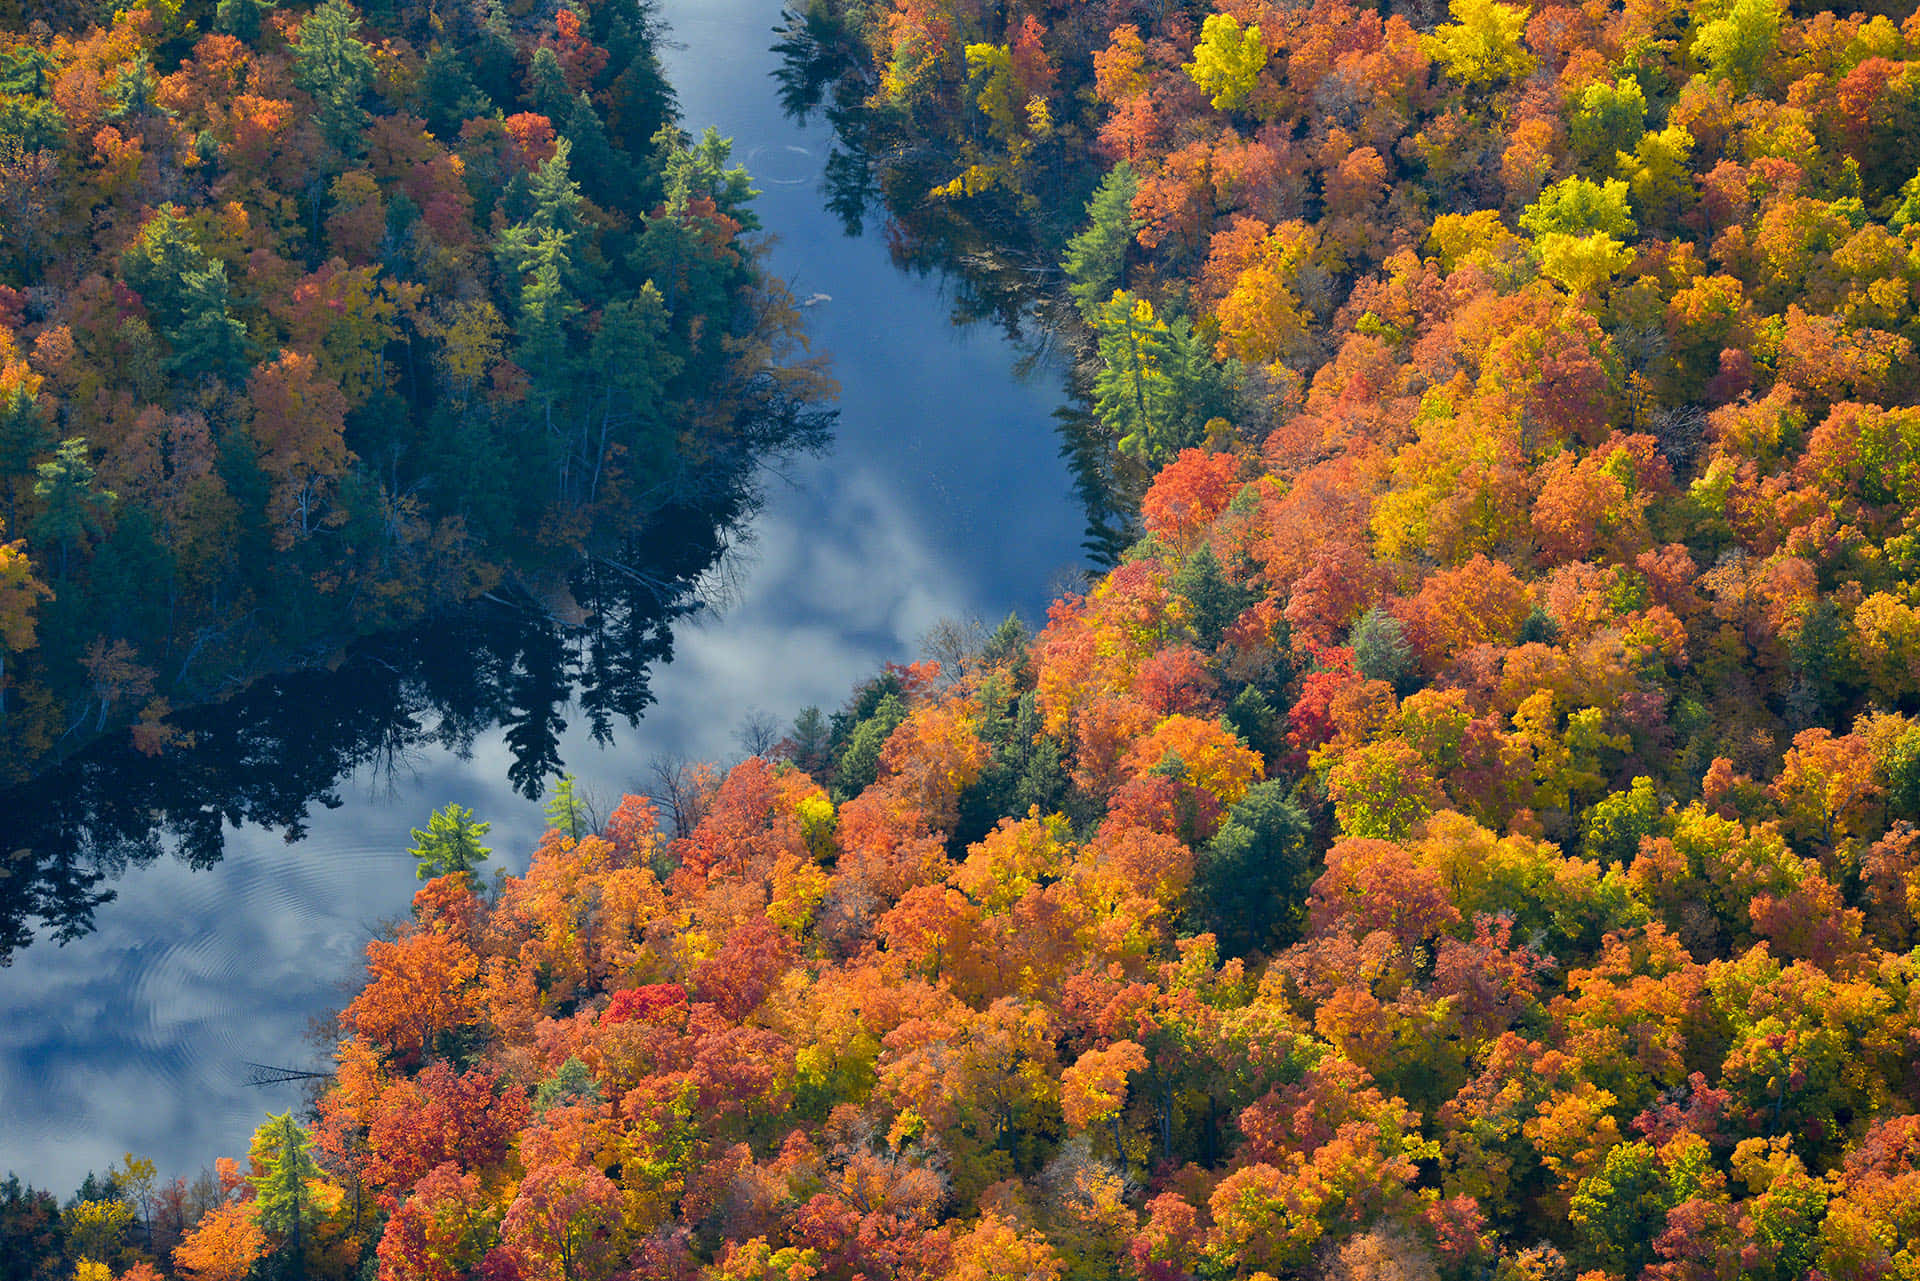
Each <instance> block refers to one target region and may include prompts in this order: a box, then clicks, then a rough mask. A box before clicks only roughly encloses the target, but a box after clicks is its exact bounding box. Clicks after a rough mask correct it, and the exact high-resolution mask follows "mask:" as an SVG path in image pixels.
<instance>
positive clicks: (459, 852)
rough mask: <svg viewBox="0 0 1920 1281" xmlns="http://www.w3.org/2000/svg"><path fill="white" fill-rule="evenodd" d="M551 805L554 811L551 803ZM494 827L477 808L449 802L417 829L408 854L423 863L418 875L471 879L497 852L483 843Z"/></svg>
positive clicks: (419, 867)
mask: <svg viewBox="0 0 1920 1281" xmlns="http://www.w3.org/2000/svg"><path fill="white" fill-rule="evenodd" d="M570 794H571V793H569V795H570ZM556 799H557V798H556ZM548 808H549V810H550V811H551V809H552V805H551V803H549V806H548ZM492 826H493V824H491V823H480V822H475V821H474V817H473V811H472V810H469V809H468V808H467V807H466V806H464V805H445V806H442V807H441V808H439V809H437V810H435V811H434V812H433V813H432V814H431V815H430V816H429V817H428V819H427V830H426V831H424V832H423V831H421V830H420V829H419V828H417V827H416V828H414V829H413V847H412V848H411V849H409V850H408V851H407V853H408V854H411V855H412V856H413V857H414V858H415V859H416V860H418V862H419V866H418V867H417V868H415V869H414V872H415V874H416V875H417V876H418V877H419V878H420V879H421V880H423V881H428V880H432V879H433V878H434V877H436V876H451V875H455V874H464V875H465V876H466V878H467V880H468V881H469V882H471V881H472V880H473V879H474V878H473V869H474V868H476V867H478V866H479V865H480V864H482V863H484V862H486V860H487V855H489V854H491V853H492V852H493V851H492V850H491V849H489V848H488V847H487V846H485V845H482V844H481V843H480V838H481V837H483V836H485V835H486V834H487V831H488V829H489V828H491V827H492Z"/></svg>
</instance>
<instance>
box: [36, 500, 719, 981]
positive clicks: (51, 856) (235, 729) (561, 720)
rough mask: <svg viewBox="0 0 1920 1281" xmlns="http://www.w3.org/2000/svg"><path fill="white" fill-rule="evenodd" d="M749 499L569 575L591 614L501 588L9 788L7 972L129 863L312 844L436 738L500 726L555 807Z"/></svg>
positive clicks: (83, 927)
mask: <svg viewBox="0 0 1920 1281" xmlns="http://www.w3.org/2000/svg"><path fill="white" fill-rule="evenodd" d="M751 505H752V496H751V495H750V494H746V495H741V496H737V497H736V501H734V502H733V503H732V504H730V507H731V510H729V511H728V512H727V513H726V515H727V517H728V520H727V522H725V523H716V521H715V520H714V517H713V513H711V512H699V511H692V510H685V509H682V510H678V511H670V512H666V513H662V516H661V518H660V519H657V520H656V521H654V522H653V524H652V525H651V526H650V529H649V535H648V537H647V540H646V542H645V543H644V544H638V543H636V544H632V545H629V546H628V547H626V548H624V549H623V551H622V553H621V554H620V555H619V556H618V557H610V558H602V559H598V560H594V561H590V562H587V563H586V564H585V565H584V566H583V567H582V568H581V569H580V570H579V571H578V572H577V573H576V574H575V575H574V576H573V580H572V582H571V583H570V585H569V586H570V589H571V590H570V595H571V598H572V601H573V602H574V603H575V604H577V606H578V610H579V621H570V622H563V621H562V620H561V619H559V618H558V617H556V616H555V614H554V612H553V611H552V610H551V609H549V608H547V607H546V606H544V605H542V604H541V603H540V602H538V601H536V600H534V599H533V598H532V597H531V596H529V595H527V594H525V593H524V592H513V593H494V594H493V595H491V596H490V597H488V598H487V599H485V600H482V601H478V602H476V603H474V604H473V605H470V606H468V607H467V608H465V609H463V610H461V611H459V612H458V613H456V614H454V615H452V616H450V617H448V618H445V619H443V620H441V621H440V622H438V623H436V624H434V625H432V626H427V627H421V628H418V629H415V630H412V631H408V632H404V633H399V634H395V635H390V636H382V637H374V638H371V639H368V640H364V641H360V642H358V643H356V644H354V645H352V646H350V647H348V649H347V650H346V651H345V654H344V657H343V659H342V661H341V662H339V663H338V664H337V665H336V666H334V667H333V668H332V669H331V670H315V671H304V672H295V673H291V674H287V675H282V676H277V677H271V678H268V679H265V680H262V681H258V682H256V683H255V684H253V685H251V686H249V687H248V688H246V689H245V690H243V691H241V692H240V693H239V694H237V695H235V696H234V697H233V698H231V699H228V700H227V701H225V702H222V703H215V704H207V705H204V706H200V707H195V708H190V709H187V710H185V711H182V712H180V713H177V714H175V715H174V716H173V717H171V718H170V720H169V725H170V727H171V728H172V729H173V730H174V731H175V732H176V733H177V734H178V735H179V736H180V740H181V745H179V746H175V747H172V748H170V749H168V750H167V751H165V752H162V753H160V754H158V755H152V756H148V755H143V754H142V753H140V752H139V751H137V750H135V749H134V748H133V747H132V746H131V745H130V744H129V743H128V742H127V741H126V740H125V739H124V738H121V739H116V740H114V741H112V742H102V743H100V744H96V745H95V746H94V747H93V748H91V749H89V750H88V751H86V752H84V753H83V754H81V755H79V756H77V757H75V758H74V759H72V760H70V761H68V762H66V763H65V764H64V765H62V766H60V767H59V768H57V769H55V770H53V771H50V772H49V773H47V774H45V775H42V776H41V777H40V778H38V779H36V780H34V781H33V782H32V783H30V784H27V785H24V786H22V787H19V788H16V789H14V790H13V791H12V792H11V793H7V794H0V963H5V962H9V961H10V960H11V958H12V954H13V953H14V952H15V951H16V950H18V949H19V948H21V947H24V946H26V945H27V944H28V943H29V942H30V941H31V940H32V939H33V937H34V935H35V933H36V931H37V930H40V929H44V930H46V931H47V932H48V934H49V935H50V936H51V937H52V938H54V939H57V940H58V941H60V942H63V943H64V942H68V941H71V940H73V939H76V938H79V937H81V936H83V935H85V934H87V933H89V932H91V930H92V928H93V914H94V910H95V908H97V907H98V906H99V905H100V904H102V903H104V902H107V901H109V900H110V899H111V898H112V897H113V891H112V890H110V889H108V888H105V886H106V884H107V882H108V881H109V880H110V878H111V877H113V876H115V875H117V874H119V873H121V872H123V871H125V870H126V868H127V867H129V866H137V865H140V864H145V863H149V862H152V861H153V860H154V859H156V858H158V857H160V856H161V855H162V854H171V855H173V856H174V857H177V858H179V859H181V860H183V861H184V862H186V863H188V864H190V865H192V866H195V867H209V866H212V865H213V864H215V863H218V862H219V861H220V859H221V857H222V855H223V854H224V852H225V845H226V832H227V829H228V827H229V826H230V825H231V826H238V825H242V824H256V825H259V826H261V827H265V828H269V829H271V830H275V831H278V832H281V833H282V834H283V835H284V836H285V838H286V840H287V841H288V842H289V843H292V842H294V841H298V840H300V839H301V838H302V837H303V836H304V835H305V833H306V828H307V823H308V821H309V818H310V816H311V814H312V812H313V809H314V807H315V806H321V807H324V808H328V809H334V808H338V807H339V805H340V804H341V799H340V796H339V793H338V790H337V789H338V786H339V783H340V780H342V779H344V778H345V777H347V776H348V775H350V774H351V773H353V772H354V771H355V770H358V769H360V768H361V767H363V766H369V765H370V766H373V767H374V769H375V770H376V771H384V772H386V773H387V774H391V773H393V772H396V771H399V770H402V769H405V768H406V767H407V765H408V762H409V759H410V757H411V756H413V755H414V754H416V753H419V752H422V751H425V750H427V749H441V750H451V751H453V752H455V753H458V754H460V755H461V756H465V755H466V754H467V753H468V752H470V751H471V750H472V746H473V743H474V741H475V739H476V738H477V737H479V736H480V735H481V734H484V733H485V732H487V731H488V730H490V729H492V728H494V727H496V726H501V727H504V728H505V731H506V733H505V738H506V741H507V743H508V745H509V748H510V751H511V755H512V760H511V762H510V764H509V766H508V777H509V779H510V781H511V782H512V784H513V787H514V790H515V791H517V792H519V793H520V794H521V795H523V796H526V797H528V798H530V799H537V798H538V797H539V796H540V794H541V792H542V790H543V789H544V787H545V784H546V781H547V780H548V779H549V778H552V777H554V776H556V775H558V774H559V773H560V772H561V770H562V769H563V768H564V765H563V762H562V759H561V754H560V736H561V734H562V733H563V732H564V731H565V730H566V728H567V717H568V715H569V714H570V711H571V709H572V708H573V707H575V706H577V707H578V708H579V714H580V715H583V716H584V717H586V719H587V723H588V728H589V730H590V732H591V733H592V735H593V738H594V740H595V741H596V742H601V743H604V742H606V741H608V740H609V739H610V738H611V736H612V733H613V729H614V726H615V724H616V723H617V722H620V721H625V722H626V723H627V724H630V725H631V724H637V723H638V721H639V719H640V716H641V714H642V713H643V712H645V710H646V709H647V707H648V706H650V705H651V704H652V702H653V693H652V691H651V689H650V686H649V674H650V672H651V670H652V668H653V667H654V665H655V664H659V663H666V662H669V661H671V659H672V657H673V634H672V624H673V623H674V621H675V620H677V619H680V618H684V617H686V616H687V615H689V614H691V613H693V612H695V611H697V610H699V609H700V608H701V607H702V601H701V598H700V595H699V586H700V583H701V579H702V576H703V575H704V574H706V573H707V572H708V571H709V570H710V569H712V567H713V566H714V565H715V564H716V563H718V562H719V560H720V559H721V557H722V556H723V554H724V553H725V551H726V550H727V547H728V540H729V538H730V537H731V536H732V533H733V531H734V529H735V527H736V526H735V522H737V521H738V520H739V519H740V518H741V517H742V516H744V515H745V514H746V513H747V511H748V509H749V508H750V507H751ZM641 565H643V566H646V567H647V568H646V569H645V570H639V569H636V568H634V566H641ZM569 612H571V611H569Z"/></svg>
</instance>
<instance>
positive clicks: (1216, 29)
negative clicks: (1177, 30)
mask: <svg viewBox="0 0 1920 1281" xmlns="http://www.w3.org/2000/svg"><path fill="white" fill-rule="evenodd" d="M1266 65H1267V45H1266V41H1264V40H1262V39H1261V38H1260V26H1259V24H1258V23H1255V24H1254V25H1252V26H1250V27H1247V28H1246V29H1245V30H1242V29H1241V26H1240V22H1239V19H1237V18H1235V17H1233V16H1232V15H1231V14H1225V13H1210V14H1208V15H1207V19H1206V21H1205V22H1204V23H1202V24H1201V27H1200V43H1199V44H1197V45H1195V46H1194V50H1193V61H1192V62H1189V63H1187V64H1186V66H1185V67H1183V68H1182V70H1184V71H1185V72H1186V73H1187V75H1189V76H1190V77H1192V79H1193V82H1194V83H1195V84H1197V85H1199V86H1200V89H1201V92H1203V93H1205V94H1206V95H1207V97H1208V98H1210V99H1211V100H1212V102H1213V109H1214V110H1215V111H1238V110H1240V109H1241V108H1242V107H1244V106H1246V105H1247V100H1248V98H1249V97H1250V96H1251V95H1252V93H1253V86H1254V82H1255V81H1257V80H1258V79H1259V78H1260V71H1261V68H1263V67H1265V66H1266Z"/></svg>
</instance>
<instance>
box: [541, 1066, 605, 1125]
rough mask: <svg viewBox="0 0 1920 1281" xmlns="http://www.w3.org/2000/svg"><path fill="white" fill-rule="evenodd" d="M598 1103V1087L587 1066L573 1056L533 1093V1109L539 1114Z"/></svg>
mask: <svg viewBox="0 0 1920 1281" xmlns="http://www.w3.org/2000/svg"><path fill="white" fill-rule="evenodd" d="M598 1102H600V1086H599V1085H598V1084H597V1083H596V1082H595V1081H594V1079H593V1073H592V1072H590V1071H588V1069H587V1065H586V1064H585V1063H582V1062H581V1061H580V1059H579V1058H578V1057H577V1056H575V1055H568V1056H567V1061H566V1062H565V1063H562V1064H561V1065H560V1066H559V1067H557V1068H555V1069H554V1070H553V1075H552V1076H549V1077H548V1078H547V1079H546V1080H544V1081H542V1082H540V1084H539V1086H538V1088H536V1089H535V1090H534V1092H533V1108H534V1111H535V1112H539V1113H544V1112H549V1111H552V1110H553V1109H554V1108H565V1107H575V1106H579V1105H581V1104H585V1105H588V1106H591V1105H593V1104H595V1103H598Z"/></svg>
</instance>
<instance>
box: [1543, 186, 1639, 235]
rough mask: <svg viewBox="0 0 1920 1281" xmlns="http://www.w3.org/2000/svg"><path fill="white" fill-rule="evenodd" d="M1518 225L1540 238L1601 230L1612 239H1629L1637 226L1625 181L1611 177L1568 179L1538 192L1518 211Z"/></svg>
mask: <svg viewBox="0 0 1920 1281" xmlns="http://www.w3.org/2000/svg"><path fill="white" fill-rule="evenodd" d="M1520 225H1521V227H1523V228H1524V229H1526V230H1527V231H1530V232H1532V233H1533V236H1534V239H1535V240H1536V241H1537V240H1540V239H1542V238H1544V237H1546V236H1549V235H1553V234H1555V233H1558V234H1561V235H1567V236H1585V235H1588V234H1590V233H1592V232H1600V233H1603V234H1605V235H1608V236H1611V237H1613V238H1614V239H1615V240H1631V239H1632V238H1633V237H1634V236H1635V235H1636V234H1638V231H1639V228H1638V227H1637V226H1636V225H1635V223H1634V221H1633V213H1632V211H1631V210H1630V209H1629V208H1628V204H1627V183H1626V180H1625V179H1622V178H1610V179H1608V180H1607V181H1606V182H1605V183H1597V182H1589V181H1588V180H1587V179H1585V178H1568V179H1565V180H1564V181H1561V182H1556V183H1554V184H1553V185H1552V186H1551V187H1548V188H1547V189H1546V190H1545V191H1543V192H1541V193H1540V198H1539V199H1538V200H1536V201H1534V202H1533V203H1532V204H1531V205H1528V206H1527V207H1526V208H1525V209H1524V210H1522V211H1521V213H1520Z"/></svg>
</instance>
